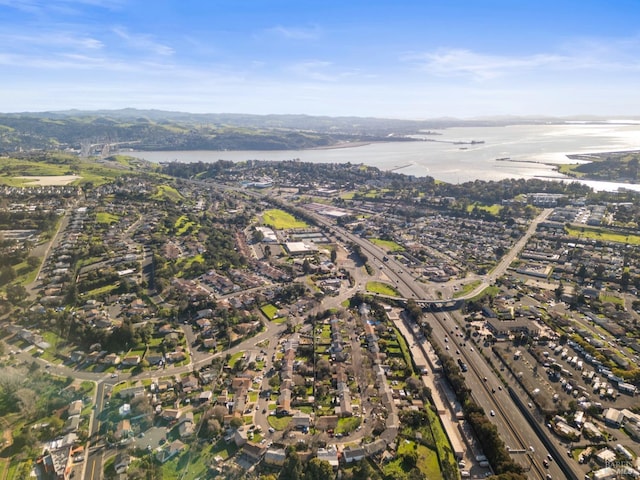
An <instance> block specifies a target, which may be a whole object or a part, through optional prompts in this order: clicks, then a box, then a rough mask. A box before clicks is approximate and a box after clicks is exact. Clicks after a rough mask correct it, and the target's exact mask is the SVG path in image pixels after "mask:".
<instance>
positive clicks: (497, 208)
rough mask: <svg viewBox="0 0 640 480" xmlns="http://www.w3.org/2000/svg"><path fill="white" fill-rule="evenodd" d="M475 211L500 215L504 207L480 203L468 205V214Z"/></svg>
mask: <svg viewBox="0 0 640 480" xmlns="http://www.w3.org/2000/svg"><path fill="white" fill-rule="evenodd" d="M474 209H476V210H484V211H485V212H488V213H490V214H491V215H498V214H499V213H500V210H502V206H501V205H497V204H493V205H482V204H480V203H473V204H472V205H467V212H472V211H473V210H474Z"/></svg>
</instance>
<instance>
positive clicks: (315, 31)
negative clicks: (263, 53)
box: [267, 25, 322, 40]
mask: <svg viewBox="0 0 640 480" xmlns="http://www.w3.org/2000/svg"><path fill="white" fill-rule="evenodd" d="M267 32H268V33H271V34H274V35H277V36H280V37H283V38H287V39H292V40H316V39H318V38H320V36H321V33H322V32H321V30H320V28H318V27H316V26H314V27H308V28H303V27H284V26H282V25H278V26H276V27H273V28H269V29H268V30H267Z"/></svg>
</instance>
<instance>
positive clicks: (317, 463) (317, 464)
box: [304, 458, 334, 480]
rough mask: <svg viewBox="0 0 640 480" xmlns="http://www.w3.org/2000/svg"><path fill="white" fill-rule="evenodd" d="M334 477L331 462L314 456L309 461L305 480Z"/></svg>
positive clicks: (322, 479) (327, 479) (323, 479)
mask: <svg viewBox="0 0 640 480" xmlns="http://www.w3.org/2000/svg"><path fill="white" fill-rule="evenodd" d="M333 477H334V473H333V468H332V467H331V464H330V463H329V462H327V461H326V460H320V459H319V458H313V459H311V461H309V463H308V464H307V468H306V471H305V474H304V480H329V479H331V478H333Z"/></svg>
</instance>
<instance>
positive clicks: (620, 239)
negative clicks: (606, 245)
mask: <svg viewBox="0 0 640 480" xmlns="http://www.w3.org/2000/svg"><path fill="white" fill-rule="evenodd" d="M565 231H566V232H567V234H568V235H570V236H572V237H578V238H585V239H589V240H600V241H603V242H615V243H627V244H630V245H640V235H624V234H622V233H617V232H612V231H609V230H607V229H606V228H598V227H565Z"/></svg>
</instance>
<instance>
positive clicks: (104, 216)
mask: <svg viewBox="0 0 640 480" xmlns="http://www.w3.org/2000/svg"><path fill="white" fill-rule="evenodd" d="M118 220H120V217H118V215H114V214H112V213H107V212H98V213H96V223H106V224H107V225H111V224H112V223H116V222H117V221H118Z"/></svg>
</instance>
